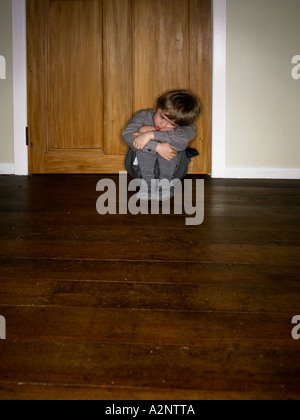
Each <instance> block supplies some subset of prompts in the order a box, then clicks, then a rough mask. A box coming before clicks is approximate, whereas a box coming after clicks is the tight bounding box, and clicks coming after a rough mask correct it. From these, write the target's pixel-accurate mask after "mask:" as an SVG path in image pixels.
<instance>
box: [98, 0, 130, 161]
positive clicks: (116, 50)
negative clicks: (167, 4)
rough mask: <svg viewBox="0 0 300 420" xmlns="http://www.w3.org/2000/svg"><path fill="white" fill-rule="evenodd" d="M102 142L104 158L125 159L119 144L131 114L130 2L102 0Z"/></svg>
mask: <svg viewBox="0 0 300 420" xmlns="http://www.w3.org/2000/svg"><path fill="white" fill-rule="evenodd" d="M103 8H104V19H103V22H104V32H103V41H104V60H103V68H104V138H105V139H106V140H107V141H105V152H106V153H107V154H108V155H123V156H125V154H126V151H127V146H126V144H125V143H124V142H122V140H121V138H122V137H121V136H122V131H123V130H124V128H125V126H126V124H127V122H128V120H129V118H130V117H131V114H132V94H133V92H132V48H131V0H104V3H103Z"/></svg>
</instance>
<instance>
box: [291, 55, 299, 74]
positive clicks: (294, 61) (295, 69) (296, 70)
mask: <svg viewBox="0 0 300 420" xmlns="http://www.w3.org/2000/svg"><path fill="white" fill-rule="evenodd" d="M292 64H296V65H295V66H294V67H293V69H292V78H293V79H294V80H300V55H295V56H294V57H293V58H292Z"/></svg>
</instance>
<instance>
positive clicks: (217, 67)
mask: <svg viewBox="0 0 300 420" xmlns="http://www.w3.org/2000/svg"><path fill="white" fill-rule="evenodd" d="M226 2H227V0H212V9H213V11H212V16H213V29H212V32H213V33H212V42H213V54H212V73H213V74H212V107H213V109H212V177H213V178H217V177H221V178H223V177H224V176H225V172H226ZM12 23H13V88H14V94H13V96H14V172H15V175H28V148H27V146H26V136H25V132H26V127H27V60H26V0H12Z"/></svg>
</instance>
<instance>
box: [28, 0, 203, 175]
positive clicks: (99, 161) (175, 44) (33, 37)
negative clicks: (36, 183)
mask: <svg viewBox="0 0 300 420" xmlns="http://www.w3.org/2000/svg"><path fill="white" fill-rule="evenodd" d="M27 51H28V127H29V139H30V141H29V162H30V163H29V172H30V173H31V174H39V173H41V174H45V173H47V174H73V173H74V174H75V173H78V174H84V173H85V174H92V173H101V174H107V173H118V172H119V171H123V170H124V160H125V154H126V148H127V146H126V145H125V144H124V142H123V141H122V138H121V134H122V131H123V130H124V128H125V127H126V124H127V122H128V121H129V120H130V119H131V118H132V115H133V113H134V112H136V111H139V110H141V109H145V108H147V109H149V108H154V107H155V106H156V99H157V97H158V96H159V95H161V94H162V93H164V92H166V91H167V90H170V89H192V90H193V91H194V92H195V93H196V94H198V95H199V96H200V98H201V99H202V102H203V105H204V106H203V114H202V117H201V119H199V120H198V121H197V128H198V133H197V138H196V139H195V141H194V142H193V144H192V146H193V147H196V148H197V149H198V150H199V152H200V155H201V156H200V157H197V158H195V159H193V162H192V164H191V168H190V172H191V173H194V174H198V173H203V174H209V173H210V172H211V0H184V1H182V0H163V1H162V0H153V1H149V0H132V1H131V0H80V1H77V0H76V1H75V0H51V1H50V0H39V1H38V2H37V1H36V0H28V1H27Z"/></svg>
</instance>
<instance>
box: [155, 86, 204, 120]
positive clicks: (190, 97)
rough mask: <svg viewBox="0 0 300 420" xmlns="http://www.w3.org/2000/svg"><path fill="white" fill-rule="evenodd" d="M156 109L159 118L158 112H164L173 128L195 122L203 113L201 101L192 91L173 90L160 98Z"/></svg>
mask: <svg viewBox="0 0 300 420" xmlns="http://www.w3.org/2000/svg"><path fill="white" fill-rule="evenodd" d="M156 110H157V113H156V117H157V118H158V117H159V115H158V114H160V113H161V114H163V117H164V118H166V119H167V120H168V121H169V122H170V123H171V124H173V125H174V127H173V128H176V126H188V125H191V124H193V123H194V122H195V120H196V119H197V118H198V117H199V115H200V113H201V103H200V99H199V98H198V97H197V96H196V95H194V94H193V93H192V92H190V91H187V90H173V91H171V92H167V93H165V94H164V95H162V96H161V97H160V98H158V100H157V105H156ZM158 128H160V127H159V126H158Z"/></svg>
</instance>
